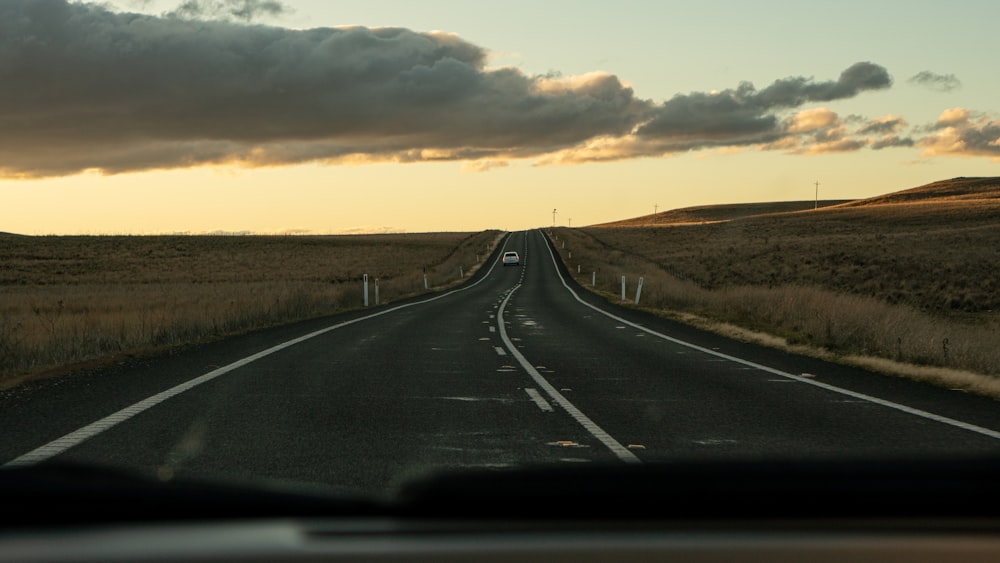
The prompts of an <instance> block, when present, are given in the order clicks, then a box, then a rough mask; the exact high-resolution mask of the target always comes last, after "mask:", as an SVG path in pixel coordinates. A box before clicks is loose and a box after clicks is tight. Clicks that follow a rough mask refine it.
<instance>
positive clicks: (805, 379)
mask: <svg viewBox="0 0 1000 563" xmlns="http://www.w3.org/2000/svg"><path fill="white" fill-rule="evenodd" d="M538 236H540V237H542V241H543V242H544V243H545V248H547V249H548V251H549V257H550V258H551V259H552V265H553V266H555V270H556V275H557V276H559V280H560V281H561V282H562V284H563V287H565V288H566V291H568V292H570V294H571V295H572V296H573V298H574V299H576V300H577V301H579V302H580V303H582V304H583V305H584V306H586V307H590V308H591V309H593V310H594V311H597V312H598V313H600V314H602V315H604V316H606V317H608V318H610V319H612V320H615V321H617V322H620V323H625V324H627V325H629V326H632V327H634V328H637V329H639V330H641V331H643V332H645V333H646V334H650V335H652V336H656V337H658V338H662V339H663V340H666V341H668V342H673V343H674V344H679V345H681V346H686V347H688V348H691V349H692V350H698V351H699V352H704V353H706V354H709V355H712V356H715V357H717V358H721V359H723V360H728V361H730V362H735V363H738V364H742V365H745V366H749V367H752V368H755V369H759V370H761V371H765V372H768V373H770V374H773V375H779V376H781V377H786V378H788V379H793V380H795V381H800V382H802V383H808V384H809V385H814V386H816V387H819V388H821V389H826V390H827V391H832V392H834V393H840V394H842V395H847V396H848V397H854V398H856V399H861V400H863V401H869V402H871V403H875V404H877V405H882V406H883V407H888V408H890V409H895V410H898V411H900V412H905V413H907V414H912V415H914V416H919V417H921V418H926V419H928V420H933V421H935V422H940V423H942V424H947V425H949V426H954V427H956V428H961V429H963V430H968V431H970V432H975V433H977V434H982V435H983V436H988V437H990V438H996V439H998V440H1000V432H997V431H996V430H991V429H989V428H983V427H982V426H976V425H975V424H969V423H968V422H962V421H961V420H956V419H954V418H948V417H946V416H941V415H938V414H934V413H932V412H927V411H922V410H920V409H915V408H913V407H908V406H906V405H901V404H899V403H894V402H892V401H887V400H885V399H879V398H878V397H873V396H871V395H865V394H864V393H858V392H856V391H851V390H849V389H844V388H842V387H836V386H834V385H830V384H828V383H823V382H821V381H817V380H816V379H813V378H814V377H815V376H812V375H809V374H803V375H804V376H803V375H793V374H791V373H788V372H784V371H781V370H779V369H776V368H772V367H768V366H765V365H762V364H758V363H755V362H751V361H749V360H744V359H743V358H737V357H736V356H730V355H729V354H723V353H722V352H719V351H718V349H717V348H714V349H709V348H705V347H704V346H698V345H697V344H692V343H690V342H685V341H683V340H679V339H677V338H674V337H672V336H667V335H666V334H663V333H660V332H657V331H655V330H652V329H649V328H646V327H644V326H642V325H640V324H637V323H633V322H632V321H629V320H626V319H623V318H621V317H619V316H617V315H615V314H613V313H610V312H608V311H605V310H604V309H601V308H600V307H597V306H596V305H591V304H590V303H587V302H586V301H584V300H583V299H581V298H580V296H579V295H577V293H576V292H575V291H573V288H571V287H570V286H569V284H567V283H566V279H565V278H563V275H562V272H560V271H559V264H558V263H557V262H556V257H555V254H553V252H552V249H551V248H550V247H549V244H548V242H547V241H545V236H544V235H543V234H542V233H541V232H539V233H538ZM515 289H516V288H515ZM501 310H502V307H501ZM616 328H618V327H616Z"/></svg>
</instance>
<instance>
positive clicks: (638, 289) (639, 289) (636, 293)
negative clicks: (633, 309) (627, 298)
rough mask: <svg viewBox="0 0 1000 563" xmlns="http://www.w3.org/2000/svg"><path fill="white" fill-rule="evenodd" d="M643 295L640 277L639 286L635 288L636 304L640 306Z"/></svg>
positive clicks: (640, 278)
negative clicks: (640, 297)
mask: <svg viewBox="0 0 1000 563" xmlns="http://www.w3.org/2000/svg"><path fill="white" fill-rule="evenodd" d="M641 293H642V276H639V285H637V286H636V287H635V304H636V305H638V304H639V295H640V294H641Z"/></svg>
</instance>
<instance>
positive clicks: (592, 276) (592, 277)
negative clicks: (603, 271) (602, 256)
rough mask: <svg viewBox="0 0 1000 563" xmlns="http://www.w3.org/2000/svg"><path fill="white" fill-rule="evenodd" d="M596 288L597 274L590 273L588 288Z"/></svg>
mask: <svg viewBox="0 0 1000 563" xmlns="http://www.w3.org/2000/svg"><path fill="white" fill-rule="evenodd" d="M596 286H597V272H590V287H596Z"/></svg>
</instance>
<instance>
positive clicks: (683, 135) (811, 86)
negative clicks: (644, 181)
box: [638, 62, 892, 148]
mask: <svg viewBox="0 0 1000 563" xmlns="http://www.w3.org/2000/svg"><path fill="white" fill-rule="evenodd" d="M891 84H892V78H891V77H890V76H889V73H888V71H886V69H885V68H883V67H881V66H879V65H876V64H873V63H868V62H862V63H856V64H854V65H852V66H851V67H850V68H848V69H847V70H845V71H844V72H842V73H841V74H840V78H839V79H838V80H835V81H828V82H820V83H814V82H812V80H811V79H807V78H803V77H792V78H785V79H783V80H777V81H775V82H774V83H773V84H771V85H770V86H768V87H766V88H764V89H763V90H760V91H758V90H756V89H755V88H754V86H753V85H752V84H750V83H749V82H744V83H742V84H740V85H739V87H737V88H736V89H732V90H725V91H722V92H719V93H711V94H706V93H692V94H688V95H678V96H675V97H674V98H672V99H670V100H668V101H667V102H665V103H664V104H663V105H662V106H660V107H659V108H658V109H656V110H655V111H654V112H653V118H652V119H651V120H650V121H649V122H648V123H646V124H645V125H643V126H642V127H641V128H640V129H639V131H638V136H640V137H646V138H659V139H664V140H669V139H674V140H677V141H678V142H679V143H680V144H681V145H688V146H690V147H692V148H694V147H698V146H702V145H714V144H718V143H719V142H723V143H725V144H738V145H742V144H755V143H760V142H769V141H773V140H775V139H776V138H778V137H780V136H782V134H783V132H782V130H781V128H780V120H779V119H778V117H777V115H776V113H775V111H776V110H782V109H789V108H796V107H799V106H801V105H803V104H805V103H807V102H829V101H833V100H838V99H844V98H850V97H853V96H856V95H858V94H859V93H860V92H862V91H864V90H879V89H883V88H888V87H889V86H890V85H891Z"/></svg>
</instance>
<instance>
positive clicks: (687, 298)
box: [552, 178, 1000, 397]
mask: <svg viewBox="0 0 1000 563" xmlns="http://www.w3.org/2000/svg"><path fill="white" fill-rule="evenodd" d="M721 207H722V209H719V210H718V211H719V213H718V214H717V215H713V214H712V213H711V211H710V208H696V210H697V213H696V215H697V216H698V217H699V218H701V219H702V220H703V221H702V222H701V223H693V222H691V221H690V220H688V219H690V218H691V217H692V214H691V213H688V212H666V214H667V216H672V217H674V218H676V219H678V220H681V221H683V223H680V224H677V223H674V224H665V223H657V222H653V223H652V225H653V226H650V223H651V222H650V221H649V220H648V219H645V218H640V219H636V220H633V221H631V222H626V221H622V222H618V223H615V224H610V225H605V226H593V227H585V228H582V229H566V228H559V229H553V231H552V236H553V237H557V238H558V239H560V240H561V241H564V242H565V248H560V251H561V253H562V256H563V260H564V261H565V262H566V264H567V266H568V267H569V268H570V269H571V271H573V272H575V271H576V270H577V268H578V267H579V269H580V274H579V275H578V279H579V281H580V283H581V284H583V285H584V286H587V287H589V286H591V281H592V280H593V279H594V278H596V281H597V284H596V286H595V287H593V289H594V290H595V291H597V292H599V293H603V294H604V295H606V296H608V298H609V299H613V300H620V298H621V276H622V275H625V276H626V280H627V288H626V293H627V298H628V299H629V300H631V299H633V298H634V293H635V284H636V281H637V280H638V278H639V277H640V276H642V277H643V279H644V280H643V290H642V296H641V302H640V305H642V306H644V307H648V308H652V309H655V310H658V311H660V312H670V313H671V314H674V315H681V314H684V315H688V320H690V319H691V318H700V319H702V322H705V323H709V322H710V323H716V324H717V323H726V324H727V325H729V326H731V327H741V329H742V330H744V331H748V332H747V333H746V334H756V335H760V334H768V335H770V338H772V339H775V340H776V341H778V342H780V343H781V344H780V345H781V346H786V347H792V346H799V347H804V348H809V349H812V350H815V351H817V353H821V354H824V355H832V356H834V357H837V358H839V359H840V360H841V361H846V360H847V359H848V358H854V359H853V360H852V361H853V362H855V363H856V362H857V358H859V357H865V358H878V359H882V361H881V362H870V364H871V365H878V366H879V369H881V370H883V371H892V372H894V373H900V374H903V372H905V374H907V375H910V376H914V377H921V378H923V379H934V380H938V381H939V382H945V381H947V383H946V384H947V385H949V386H952V387H963V388H969V389H970V390H975V391H976V392H980V393H989V394H991V395H993V396H997V397H1000V390H998V389H997V386H996V385H993V384H989V385H987V384H984V383H983V381H989V380H992V379H996V378H997V377H998V376H1000V345H998V343H1000V268H998V266H1000V229H998V228H997V225H998V224H1000V179H998V178H968V179H966V178H959V179H954V180H949V181H944V182H937V183H934V184H930V185H928V186H922V187H919V188H914V189H912V190H906V191H904V192H898V193H897V194H889V195H888V196H882V197H879V198H873V199H872V200H860V201H852V202H847V203H838V204H835V205H828V206H826V207H821V208H820V209H818V210H813V209H812V208H811V207H810V208H809V209H806V210H804V211H802V210H799V211H784V212H776V211H775V209H776V208H778V207H780V206H775V205H771V206H768V205H763V204H761V205H756V206H742V207H736V206H721ZM739 209H742V210H743V211H745V212H747V213H749V215H744V216H740V215H739V214H738V213H736V211H738V210H739ZM682 211H683V210H682ZM622 224H631V225H639V226H621V225H622ZM556 246H557V247H561V246H562V244H558V245H556ZM570 253H572V257H570ZM592 272H594V273H596V275H592ZM592 276H593V277H592ZM757 339H758V340H760V338H757ZM771 344H772V345H774V344H775V342H774V341H772V342H771ZM903 365H906V366H920V367H919V369H917V368H912V367H911V368H909V369H901V368H900V366H903ZM889 366H892V367H891V369H890V367H889ZM929 369H931V370H937V371H934V374H935V375H934V376H933V377H930V376H928V375H927V373H928V370H929ZM918 373H920V374H923V375H919V376H918V375H916V374H918ZM943 374H949V375H948V376H947V377H946V376H945V375H943ZM956 374H964V375H956ZM976 374H978V375H976ZM984 377H985V378H986V380H984V379H983V378H984ZM973 380H975V381H976V382H975V383H973Z"/></svg>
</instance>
